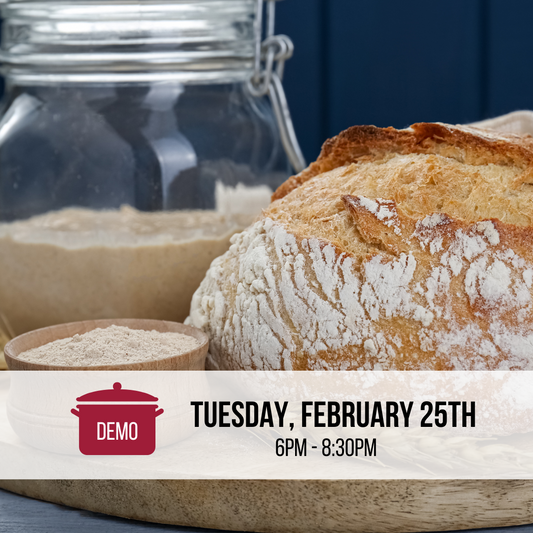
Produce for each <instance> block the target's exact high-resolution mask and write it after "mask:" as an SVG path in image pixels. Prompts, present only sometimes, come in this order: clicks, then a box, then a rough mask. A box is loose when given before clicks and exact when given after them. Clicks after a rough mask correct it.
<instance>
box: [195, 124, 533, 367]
mask: <svg viewBox="0 0 533 533" xmlns="http://www.w3.org/2000/svg"><path fill="white" fill-rule="evenodd" d="M317 169H318V170H321V171H322V173H320V172H318V170H317ZM532 169H533V143H532V141H531V139H528V138H520V137H518V136H505V135H491V134H490V133H482V134H481V133H480V132H477V131H476V130H475V129H472V128H470V129H467V128H454V127H452V126H446V125H439V124H437V125H431V124H429V125H427V124H426V125H415V126H413V128H412V129H410V130H401V131H396V130H392V129H390V128H388V129H385V130H380V129H379V128H371V127H362V128H361V129H359V130H357V129H355V130H354V129H352V130H351V132H349V133H348V134H346V133H345V134H341V135H340V136H339V137H338V138H336V139H334V140H332V141H330V142H329V143H327V144H326V145H325V148H324V150H323V154H322V156H321V158H319V160H318V161H317V162H316V163H314V164H313V165H311V167H310V168H309V169H308V170H307V171H304V173H302V174H301V175H299V176H296V177H294V178H291V179H290V180H289V181H288V182H286V184H285V185H284V186H282V187H281V188H280V190H278V191H277V193H276V195H275V197H276V198H277V200H276V201H274V202H273V203H272V204H271V206H270V207H269V208H268V209H267V210H266V211H265V212H264V215H263V218H262V219H261V220H259V221H258V222H257V223H256V224H254V225H253V226H251V227H250V228H248V229H247V230H245V231H244V232H243V233H241V234H239V235H236V236H234V238H233V244H232V246H231V248H230V250H229V251H228V252H227V253H226V254H225V255H223V256H221V257H219V258H218V259H216V260H215V261H214V262H213V264H212V266H211V269H210V270H209V272H208V273H207V276H206V278H205V279H204V281H203V282H202V285H201V286H200V288H199V289H198V291H197V292H196V294H195V296H194V298H193V302H192V307H191V315H190V318H189V321H190V322H191V323H192V324H194V325H196V326H199V327H201V328H203V329H204V331H206V332H207V333H208V334H209V336H210V338H211V344H210V364H211V366H212V367H215V368H221V369H265V370H269V369H284V370H289V369H294V370H306V369H327V370H335V369H339V370H344V369H353V370H498V369H499V370H505V369H529V370H531V369H533V299H532V295H533V230H532V228H531V225H532V224H533V190H532V189H533V187H531V186H530V185H528V182H527V180H526V178H525V176H527V175H530V174H531V172H532Z"/></svg>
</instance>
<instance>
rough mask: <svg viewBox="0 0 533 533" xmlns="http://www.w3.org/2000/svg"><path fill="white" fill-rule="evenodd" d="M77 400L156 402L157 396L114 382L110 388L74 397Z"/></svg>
mask: <svg viewBox="0 0 533 533" xmlns="http://www.w3.org/2000/svg"><path fill="white" fill-rule="evenodd" d="M76 401H77V402H157V398H156V397H155V396H152V395H151V394H147V393H146V392H140V391H136V390H130V389H123V388H122V384H121V383H118V382H117V383H114V384H113V388H112V389H103V390H97V391H94V392H89V393H87V394H84V395H83V396H80V397H79V398H76Z"/></svg>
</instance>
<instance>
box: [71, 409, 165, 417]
mask: <svg viewBox="0 0 533 533" xmlns="http://www.w3.org/2000/svg"><path fill="white" fill-rule="evenodd" d="M73 411H74V409H73ZM164 412H165V411H164V410H163V409H158V410H157V411H156V412H155V416H159V415H162V414H163V413H164ZM76 416H77V415H76Z"/></svg>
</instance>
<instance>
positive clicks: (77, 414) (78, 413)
mask: <svg viewBox="0 0 533 533" xmlns="http://www.w3.org/2000/svg"><path fill="white" fill-rule="evenodd" d="M70 412H71V413H72V414H73V415H76V416H77V417H78V418H79V417H80V412H79V411H78V410H77V409H71V410H70Z"/></svg>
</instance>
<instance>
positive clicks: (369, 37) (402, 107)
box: [277, 0, 533, 161]
mask: <svg viewBox="0 0 533 533" xmlns="http://www.w3.org/2000/svg"><path fill="white" fill-rule="evenodd" d="M532 21H533V2H531V1H530V0H466V1H465V0H446V2H443V1H441V2H427V1H425V0H404V1H403V2H398V1H396V0H284V1H283V2H279V3H278V11H277V29H278V31H279V32H281V33H285V34H287V35H289V36H290V37H291V38H292V39H293V41H294V43H295V47H296V50H295V55H294V57H293V58H292V59H291V60H290V61H289V62H288V63H287V67H286V78H285V88H286V92H287V97H288V100H289V104H290V107H291V111H292V114H293V118H294V123H295V127H296V132H297V134H298V137H299V139H300V142H301V145H302V148H303V151H304V154H305V156H306V158H307V159H308V161H311V160H314V159H315V158H316V156H317V154H318V152H319V150H320V145H321V143H322V142H323V141H324V140H325V139H326V138H328V137H330V136H332V135H335V134H337V133H338V132H339V131H341V130H342V129H345V128H347V127H348V126H351V125H353V124H375V125H378V126H395V127H405V126H407V125H409V124H411V123H413V122H418V121H443V122H451V123H466V122H472V121H475V120H480V119H483V118H487V117H489V116H496V115H499V114H502V113H506V112H509V111H513V110H516V109H533V68H532V65H531V63H532V57H533V32H532V31H531V25H532Z"/></svg>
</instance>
